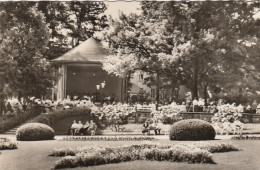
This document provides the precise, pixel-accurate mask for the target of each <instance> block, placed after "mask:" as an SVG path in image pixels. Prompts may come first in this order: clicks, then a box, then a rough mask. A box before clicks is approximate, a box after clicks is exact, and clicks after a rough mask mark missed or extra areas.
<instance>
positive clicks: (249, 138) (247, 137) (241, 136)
mask: <svg viewBox="0 0 260 170" xmlns="http://www.w3.org/2000/svg"><path fill="white" fill-rule="evenodd" d="M231 139H232V140H260V137H259V136H247V135H246V136H244V135H240V136H232V137H231Z"/></svg>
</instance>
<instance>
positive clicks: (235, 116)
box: [211, 104, 242, 123]
mask: <svg viewBox="0 0 260 170" xmlns="http://www.w3.org/2000/svg"><path fill="white" fill-rule="evenodd" d="M241 118H242V114H241V113H239V110H238V109H237V108H236V107H235V106H233V105H230V104H226V105H221V106H218V113H215V114H214V116H213V117H212V118H211V121H212V123H215V122H225V121H229V122H233V121H234V120H240V119H241Z"/></svg>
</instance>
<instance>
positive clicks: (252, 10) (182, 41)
mask: <svg viewBox="0 0 260 170" xmlns="http://www.w3.org/2000/svg"><path fill="white" fill-rule="evenodd" d="M257 12H259V3H253V2H142V14H141V15H135V14H131V15H129V16H126V15H124V14H122V15H121V17H120V18H119V20H117V21H113V20H112V21H111V22H110V28H109V29H108V30H107V31H106V32H105V33H104V34H105V35H106V37H105V38H106V41H107V42H109V45H110V47H111V48H113V52H114V53H116V54H117V56H120V57H118V61H120V62H119V63H121V65H126V66H127V67H125V68H127V69H126V70H131V69H129V68H128V67H130V66H131V67H134V68H135V69H141V70H144V71H148V72H150V73H151V72H154V73H157V74H158V75H160V77H161V78H163V79H164V81H163V82H167V81H166V80H167V79H168V80H169V81H170V82H171V85H172V86H173V85H174V84H176V82H178V83H179V84H184V85H186V86H187V87H188V88H190V89H191V91H192V94H193V95H192V96H193V98H194V97H198V86H200V87H201V88H205V90H204V92H205V93H207V90H208V89H211V90H212V89H213V88H214V87H215V86H216V85H217V86H221V88H222V89H223V88H226V89H225V90H226V91H228V90H229V87H228V86H227V84H228V83H231V82H237V84H240V83H242V84H244V85H245V84H246V81H244V80H245V79H244V77H249V76H250V77H251V80H252V79H256V80H257V81H258V83H259V67H258V63H259V55H258V54H257V52H256V50H257V44H258V43H259V31H258V30H259V19H258V18H256V17H255V16H256V14H257ZM129 56H131V57H132V58H136V60H135V61H133V62H135V63H136V64H135V63H131V64H127V63H129ZM110 59H111V58H110V57H108V58H107V61H106V62H105V64H107V63H109V62H110ZM113 60H115V59H113ZM137 61H138V62H137ZM133 64H134V65H135V66H133ZM119 65H120V64H119ZM110 67H111V66H110ZM117 67H119V66H118V65H117ZM105 69H107V67H105ZM110 70H113V69H112V68H110ZM115 72H116V70H115ZM225 75H230V76H232V77H233V78H232V79H230V78H229V79H228V78H223V77H229V76H225ZM236 78H237V79H236ZM239 82H240V83H239ZM258 83H257V82H255V84H253V83H252V84H251V86H252V85H256V86H255V87H257V86H258V85H257V84H258ZM234 87H236V84H234ZM247 88H248V87H247ZM251 89H254V90H255V88H251ZM204 96H207V94H205V95H204Z"/></svg>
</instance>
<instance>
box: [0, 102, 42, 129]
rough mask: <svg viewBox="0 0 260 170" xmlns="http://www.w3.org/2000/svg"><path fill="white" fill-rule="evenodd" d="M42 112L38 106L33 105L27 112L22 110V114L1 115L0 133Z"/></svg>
mask: <svg viewBox="0 0 260 170" xmlns="http://www.w3.org/2000/svg"><path fill="white" fill-rule="evenodd" d="M40 113H41V112H40V111H39V110H38V109H37V108H36V107H32V108H29V109H27V110H26V111H25V112H22V113H21V114H20V115H13V116H1V117H0V121H1V123H0V133H4V132H5V131H7V130H9V129H12V128H14V127H16V126H18V125H20V124H22V123H24V122H26V121H27V120H28V119H31V118H33V117H35V116H37V115H39V114H40Z"/></svg>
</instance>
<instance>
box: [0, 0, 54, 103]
mask: <svg viewBox="0 0 260 170" xmlns="http://www.w3.org/2000/svg"><path fill="white" fill-rule="evenodd" d="M0 20H1V25H0V61H1V62H0V64H1V69H0V78H1V81H0V87H1V90H0V91H1V92H2V90H4V89H5V90H6V89H7V88H9V89H10V91H11V92H12V93H11V94H9V95H15V96H17V97H18V99H21V98H24V99H25V100H24V102H26V101H27V99H28V97H30V96H36V97H40V96H44V95H45V94H46V92H47V90H48V88H49V87H52V83H53V81H54V80H55V78H54V70H53V69H52V67H51V66H50V64H49V63H48V61H47V60H46V59H45V58H44V56H43V54H44V52H45V50H46V45H47V44H48V40H49V32H48V28H47V27H46V23H45V21H44V17H43V15H42V14H41V13H40V12H39V11H37V8H36V7H35V3H34V2H1V5H0ZM10 91H9V92H10ZM6 95H7V94H5V96H6Z"/></svg>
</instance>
